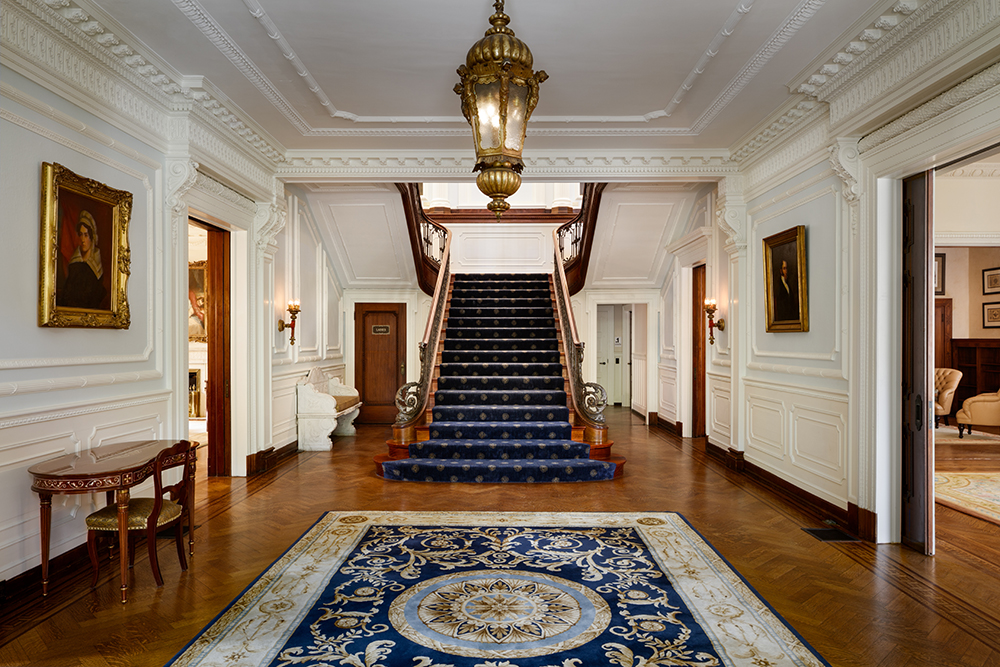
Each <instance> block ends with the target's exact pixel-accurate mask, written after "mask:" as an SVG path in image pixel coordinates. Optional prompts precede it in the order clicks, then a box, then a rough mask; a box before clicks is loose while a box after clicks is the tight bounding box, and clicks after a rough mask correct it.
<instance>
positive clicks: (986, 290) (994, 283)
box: [983, 266, 1000, 296]
mask: <svg viewBox="0 0 1000 667" xmlns="http://www.w3.org/2000/svg"><path fill="white" fill-rule="evenodd" d="M988 294H1000V266H997V267H994V268H992V269H983V296H986V295H988Z"/></svg>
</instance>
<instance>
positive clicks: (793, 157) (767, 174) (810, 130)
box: [744, 118, 829, 198]
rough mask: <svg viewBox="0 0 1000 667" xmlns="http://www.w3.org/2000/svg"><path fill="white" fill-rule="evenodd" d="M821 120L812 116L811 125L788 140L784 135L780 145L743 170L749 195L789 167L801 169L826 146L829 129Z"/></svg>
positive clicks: (782, 173)
mask: <svg viewBox="0 0 1000 667" xmlns="http://www.w3.org/2000/svg"><path fill="white" fill-rule="evenodd" d="M822 121H823V119H822V118H819V119H814V122H813V123H812V124H811V125H810V126H807V127H803V128H802V129H801V130H800V132H799V133H798V134H796V135H794V136H793V137H792V138H791V139H790V140H787V141H786V140H784V139H783V140H782V141H786V142H785V143H783V145H782V146H781V148H779V149H777V150H774V151H772V152H769V153H767V154H766V156H764V157H762V158H761V159H760V160H759V161H758V162H755V163H754V164H752V165H751V166H750V167H749V169H747V170H746V171H745V172H744V173H745V176H746V188H747V197H748V198H753V197H754V196H756V194H757V192H758V191H760V190H761V189H763V186H764V184H765V183H768V182H772V181H774V180H775V179H776V178H778V177H780V176H782V175H784V174H786V173H787V172H788V170H789V169H790V168H791V169H794V170H796V171H801V170H802V169H803V164H804V162H805V161H807V160H808V159H809V158H810V157H811V156H814V155H817V156H818V154H820V153H822V152H823V151H824V150H825V148H826V146H827V144H828V143H829V138H828V137H829V133H828V130H827V125H826V123H825V122H822ZM789 175H790V174H789Z"/></svg>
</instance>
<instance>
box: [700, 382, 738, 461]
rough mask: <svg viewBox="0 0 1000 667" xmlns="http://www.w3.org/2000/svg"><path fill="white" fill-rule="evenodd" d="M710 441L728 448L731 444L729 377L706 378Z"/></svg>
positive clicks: (730, 391)
mask: <svg viewBox="0 0 1000 667" xmlns="http://www.w3.org/2000/svg"><path fill="white" fill-rule="evenodd" d="M706 380H707V382H706V390H707V391H706V393H707V398H708V401H707V402H708V410H707V419H706V423H707V424H708V439H709V440H710V441H711V442H713V443H715V444H717V445H719V446H724V447H726V448H728V447H729V446H730V445H731V444H732V443H731V435H730V433H731V427H732V407H733V406H732V388H731V386H730V379H729V377H728V376H724V375H716V374H713V373H709V374H708V375H707V377H706Z"/></svg>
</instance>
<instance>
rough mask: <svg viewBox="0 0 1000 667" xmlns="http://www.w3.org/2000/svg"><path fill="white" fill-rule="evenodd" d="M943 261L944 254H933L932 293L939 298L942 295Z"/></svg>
mask: <svg viewBox="0 0 1000 667" xmlns="http://www.w3.org/2000/svg"><path fill="white" fill-rule="evenodd" d="M944 260H945V255H944V253H942V252H939V253H935V254H934V293H935V294H937V295H939V296H940V295H942V294H944Z"/></svg>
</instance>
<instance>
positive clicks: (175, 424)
mask: <svg viewBox="0 0 1000 667" xmlns="http://www.w3.org/2000/svg"><path fill="white" fill-rule="evenodd" d="M165 176H166V183H165V189H166V196H165V197H164V202H165V203H166V210H165V211H164V214H165V215H166V216H167V231H166V232H165V233H164V232H162V231H161V232H160V233H161V234H169V243H170V248H169V250H168V252H166V253H165V255H164V256H165V257H166V258H167V261H168V262H169V263H170V264H171V265H172V266H177V267H185V266H187V263H188V254H187V253H188V247H187V226H188V204H187V200H186V196H187V193H188V192H189V191H190V190H191V188H192V187H194V184H195V182H196V181H197V180H198V163H197V162H195V161H194V160H192V159H191V158H190V157H189V156H187V155H181V156H177V157H168V158H167V160H166V174H165ZM164 242H167V239H164ZM166 275H168V276H169V275H172V276H173V280H172V281H171V282H166V283H165V284H164V291H165V292H166V293H165V294H164V295H163V298H164V299H165V300H166V301H165V303H166V304H167V305H166V307H165V310H166V312H167V313H168V315H167V322H169V323H172V324H169V325H168V326H169V327H172V330H174V331H180V330H182V329H183V330H184V331H186V330H187V315H188V314H187V306H186V304H187V292H188V285H187V279H188V272H187V271H183V270H182V271H167V272H166ZM134 305H136V306H137V307H142V306H140V305H139V304H134ZM145 307H150V304H145ZM171 314H172V316H171ZM182 325H183V326H182ZM157 335H158V336H160V335H162V334H157ZM161 340H163V341H164V349H165V350H166V351H167V352H166V358H165V359H164V364H165V365H164V368H169V369H173V373H170V374H169V375H170V376H172V377H169V378H168V382H169V385H170V387H171V388H173V391H171V399H170V402H169V404H168V405H169V409H168V415H169V417H168V421H169V423H170V424H171V429H172V430H173V432H174V433H177V434H180V435H183V436H184V437H187V432H188V419H187V414H188V410H187V405H186V403H187V396H188V392H187V386H188V378H187V363H186V362H185V361H184V360H185V359H187V345H188V338H187V335H183V336H165V337H164V338H162V339H161ZM181 400H183V401H184V402H183V404H179V403H180V401H181ZM175 401H176V402H177V403H178V404H175Z"/></svg>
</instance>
